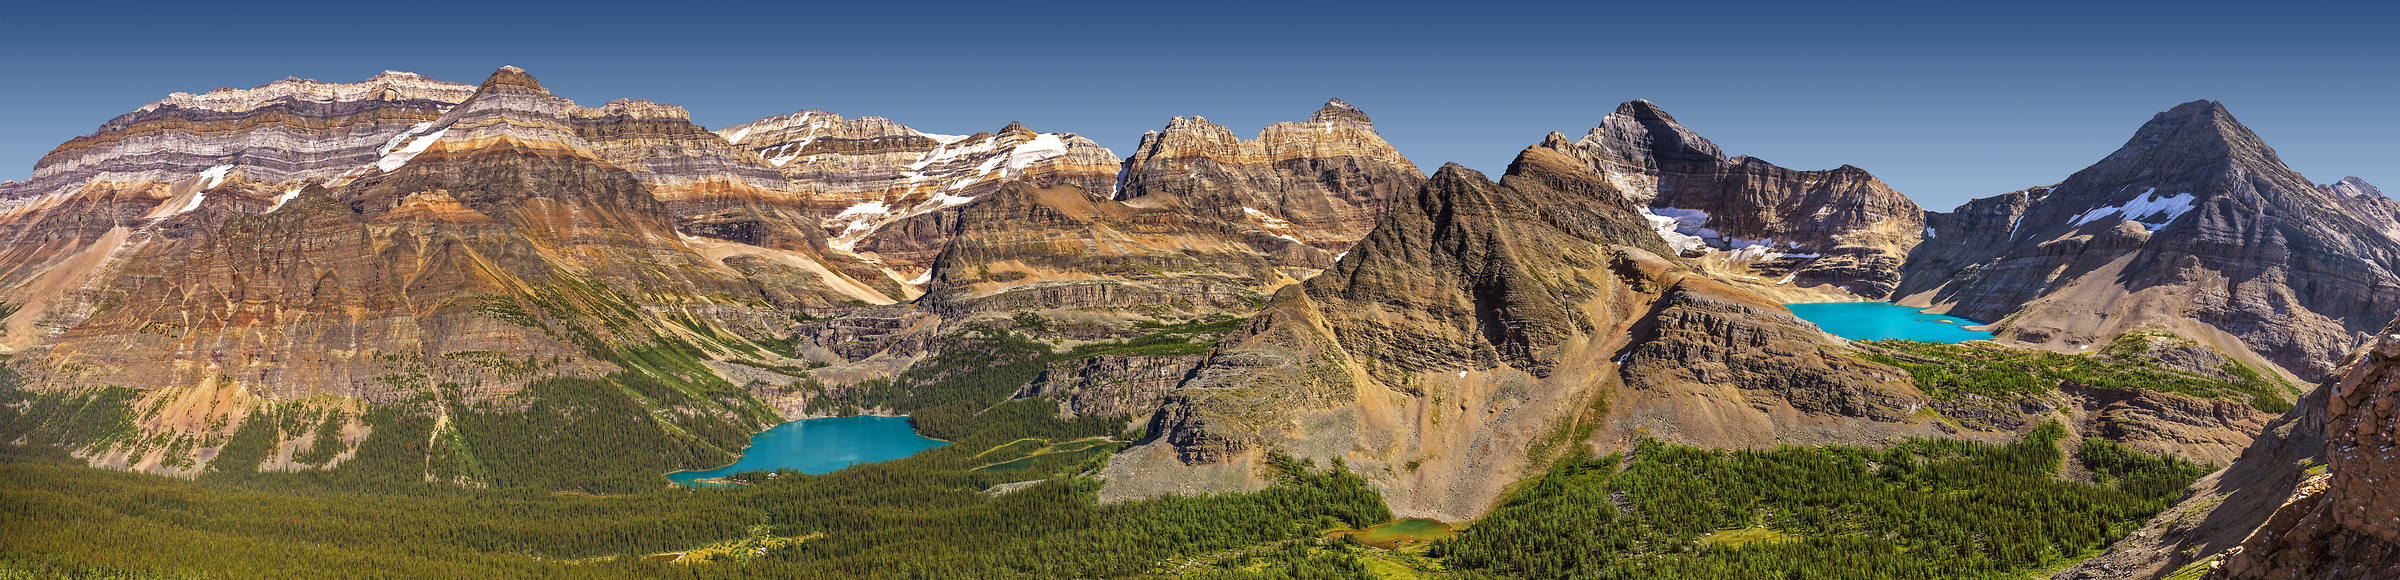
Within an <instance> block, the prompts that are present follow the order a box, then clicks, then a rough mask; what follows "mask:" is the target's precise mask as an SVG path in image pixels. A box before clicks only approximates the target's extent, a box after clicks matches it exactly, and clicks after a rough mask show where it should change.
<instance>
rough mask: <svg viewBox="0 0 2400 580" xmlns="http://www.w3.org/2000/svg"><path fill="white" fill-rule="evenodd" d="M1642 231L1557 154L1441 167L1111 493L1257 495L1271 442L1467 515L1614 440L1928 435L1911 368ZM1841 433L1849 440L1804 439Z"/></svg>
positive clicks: (1185, 405) (1172, 403) (1255, 333)
mask: <svg viewBox="0 0 2400 580" xmlns="http://www.w3.org/2000/svg"><path fill="white" fill-rule="evenodd" d="M1640 216H1641V214H1640V213H1639V212H1638V210H1637V209H1636V207H1635V206H1632V205H1630V204H1629V203H1628V202H1627V201H1626V198H1625V196H1624V195H1623V193H1622V192H1621V191H1620V190H1619V189H1617V188H1616V187H1615V186H1613V185H1611V184H1610V183H1609V182H1608V180H1607V179H1606V178H1604V177H1602V176H1600V175H1597V174H1594V173H1592V172H1590V171H1588V170H1586V169H1584V165H1583V163H1582V162H1581V161H1579V160H1577V159H1575V158H1573V157H1569V156H1567V155H1565V154H1563V153H1560V152H1558V151H1556V150H1553V149H1548V148H1542V147H1535V148H1530V149H1528V150H1527V151H1526V152H1525V153H1523V154H1522V155H1520V156H1519V158H1518V160H1517V162H1516V163H1514V164H1512V166H1511V168H1510V172H1509V174H1508V175H1507V176H1506V177H1504V178H1503V179H1502V180H1501V182H1500V183H1493V182H1491V181H1489V180H1488V179H1486V178H1484V177H1483V176H1482V175H1479V174H1477V173H1475V172H1474V171H1471V170H1467V169H1465V168H1463V167H1458V166H1456V165H1452V166H1448V167H1445V168H1443V170H1442V171H1440V172H1438V173H1436V174H1435V175H1434V176H1433V178H1432V179H1430V180H1428V181H1427V182H1426V183H1425V184H1424V185H1423V186H1422V187H1420V188H1418V189H1417V190H1416V191H1414V192H1413V194H1412V195H1411V196H1409V197H1405V198H1402V199H1401V200H1400V201H1398V202H1397V203H1395V204H1394V205H1393V206H1392V209H1391V210H1389V211H1388V212H1387V213H1386V214H1385V216H1384V218H1383V220H1382V221H1381V222H1380V223H1378V224H1377V226H1376V228H1375V229H1374V230H1373V232H1372V233H1370V234H1369V235H1368V236H1367V237H1366V238H1364V239H1362V240H1360V241H1359V242H1358V243H1357V244H1355V245H1353V246H1352V247H1351V249H1350V251H1349V255H1348V256H1346V257H1344V258H1343V259H1342V260H1341V261H1340V262H1338V263H1337V264H1335V265H1334V267H1333V268H1332V269H1330V270H1327V271H1326V272H1325V273H1323V274H1321V275H1319V276H1317V277H1315V278H1312V279H1310V280H1308V281H1307V282H1306V283H1304V284H1300V285H1295V286H1287V287H1284V288H1283V289H1282V290H1280V291H1278V292H1277V293H1276V295H1275V297H1274V299H1273V301H1272V302H1271V303H1269V304H1268V306H1267V307H1266V309H1265V310H1264V311H1262V312H1261V313H1260V314H1258V315H1257V316H1256V317H1254V318H1252V319H1251V321H1250V322H1249V323H1248V325H1247V326H1246V327H1245V328H1243V329H1242V330H1240V331H1237V332H1236V333H1234V334H1233V335H1231V336H1229V337H1227V339H1226V340H1225V341H1224V342H1222V343H1220V344H1219V346H1218V347H1217V349H1216V352H1215V353H1213V354H1212V355H1211V356H1210V358H1209V359H1208V361H1207V362H1206V363H1205V364H1204V365H1203V366H1201V367H1200V368H1199V369H1198V370H1197V371H1195V373H1194V375H1193V377H1192V378H1191V379H1190V380H1188V381H1186V382H1184V383H1183V384H1182V385H1181V388H1178V389H1175V390H1173V391H1169V392H1167V393H1166V394H1165V400H1166V402H1165V404H1164V405H1163V406H1162V407H1161V408H1160V410H1159V411H1158V412H1157V413H1156V414H1154V415H1153V417H1152V418H1151V422H1150V433H1152V434H1153V437H1152V439H1151V440H1149V441H1146V442H1144V443H1143V444H1142V445H1139V446H1136V447H1134V448H1132V449H1130V450H1128V451H1127V452H1125V453H1123V454H1120V455H1119V456H1118V457H1117V458H1116V459H1115V460H1114V461H1113V462H1112V463H1111V464H1110V466H1109V468H1108V469H1107V470H1106V471H1105V472H1104V474H1105V476H1106V477H1107V478H1108V482H1109V483H1108V485H1107V487H1106V488H1104V489H1103V491H1102V496H1103V498H1105V499H1111V500H1114V499H1123V498H1130V497H1141V496H1146V495H1152V494H1158V493H1192V492H1207V491H1221V490H1230V489H1247V488H1255V487H1256V486H1259V485H1263V483H1264V482H1263V481H1262V480H1260V479H1259V478H1258V476H1257V475H1256V471H1257V470H1258V469H1259V467H1258V466H1259V462H1260V461H1262V458H1263V457H1264V454H1265V453H1267V452H1268V451H1270V450H1276V451H1283V452H1289V453H1292V454H1294V455H1297V456H1301V457H1309V458H1340V459H1343V460H1344V461H1346V462H1348V464H1349V465H1350V466H1351V467H1352V468H1353V469H1357V470H1359V471H1360V472H1361V473H1364V474H1366V475H1367V477H1368V478H1369V479H1370V481H1372V482H1374V484H1375V485H1376V486H1377V487H1378V489H1379V490H1381V491H1382V492H1383V493H1384V497H1385V498H1386V499H1387V501H1389V502H1390V503H1391V504H1392V506H1393V508H1394V510H1395V511H1396V512H1398V513H1400V514H1402V515H1404V516H1425V517H1436V518H1442V519H1446V520H1460V519H1469V518H1472V517H1474V516H1475V515H1477V514H1480V513H1482V512H1483V511H1484V510H1485V509H1487V508H1488V507H1489V506H1490V503H1491V502H1492V501H1494V500H1495V499H1497V498H1498V496H1499V494H1500V492H1501V490H1502V489H1503V488H1504V487H1505V486H1506V485H1508V484H1509V483H1510V482H1513V481H1516V480H1517V479H1519V478H1520V477H1522V476H1523V475H1525V474H1526V473H1528V471H1527V470H1528V469H1536V468H1538V465H1540V462H1541V461H1543V460H1545V459H1546V458H1547V457H1549V456H1550V454H1553V453H1556V452H1559V451H1561V450H1564V449H1567V448H1568V447H1569V446H1574V445H1588V444H1590V442H1591V441H1593V440H1594V439H1601V440H1603V441H1611V442H1613V441H1616V439H1615V438H1614V437H1608V436H1603V437H1597V438H1596V437H1594V436H1595V435H1596V434H1600V433H1601V432H1600V431H1599V430H1600V429H1601V428H1602V427H1603V426H1608V425H1618V426H1625V427H1621V428H1612V429H1614V430H1630V429H1634V428H1637V427H1631V426H1626V425H1643V426H1644V427H1640V428H1648V427H1647V426H1650V425H1657V424H1664V425H1668V426H1671V427H1673V428H1672V429H1668V430H1665V431H1663V432H1662V433H1663V435H1664V436H1667V437H1672V438H1675V439H1677V440H1680V441H1685V442H1691V443H1698V444H1703V445H1715V446H1751V445H1771V444H1773V443H1774V442H1777V441H1800V442H1809V441H1824V440H1831V439H1839V438H1841V437H1846V436H1854V435H1855V434H1856V433H1862V432H1863V433H1873V434H1876V435H1888V434H1895V433H1930V432H1931V427H1928V426H1927V425H1924V424H1912V423H1909V422H1907V421H1906V420H1905V419H1904V418H1905V417H1906V416H1907V415H1909V414H1910V412H1911V411H1913V410H1914V408H1913V406H1914V405H1919V404H1921V403H1920V402H1919V401H1920V400H1921V399H1922V395H1919V394H1917V393H1916V392H1915V391H1914V389H1913V387H1910V386H1909V384H1908V382H1907V379H1906V375H1905V373H1902V372H1900V371H1898V370H1896V369H1891V368H1889V367H1884V366H1882V365H1877V364H1873V363H1866V362H1863V361H1860V360H1858V359H1855V358H1853V357H1849V356H1845V355H1844V354H1843V353H1842V347H1841V346H1840V345H1839V344H1838V343H1836V342H1833V341H1831V340H1829V339H1828V338H1827V337H1826V336H1825V335H1824V334H1822V333H1820V332H1817V331H1816V330H1815V328H1814V327H1813V326H1810V325H1808V324H1807V323H1805V322H1802V321H1799V320H1798V319H1796V318H1793V317H1791V315H1790V313H1789V312H1788V311H1784V310H1783V309H1782V308H1781V307H1780V306H1778V305H1776V304H1775V303H1774V302H1773V301H1769V300H1766V299H1763V298H1760V297H1758V296H1756V295H1752V294H1749V293H1747V292H1744V291H1741V290H1739V289H1735V288H1733V287H1730V286H1726V285H1723V284H1719V283H1714V282H1711V281H1709V280H1707V279H1706V278H1707V277H1706V276H1705V275H1704V274H1702V273H1700V272H1699V271H1697V270H1694V269H1692V268H1691V267H1690V266H1688V265H1685V264H1683V263H1681V262H1679V261H1677V260H1676V259H1675V258H1670V257H1661V255H1660V254H1663V253H1666V252H1667V249H1666V248H1665V247H1664V245H1663V244H1662V243H1661V241H1660V239H1659V237H1658V236H1657V235H1656V234H1655V233H1654V232H1653V231H1652V230H1651V229H1650V228H1649V226H1648V224H1647V223H1646V222H1645V221H1644V220H1643V218H1642V217H1640ZM1769 376H1772V378H1771V379H1768V378H1767V377H1769ZM1737 377H1748V378H1753V379H1765V380H1761V381H1759V382H1758V383H1757V384H1754V385H1738V384H1737V383H1735V382H1734V381H1736V380H1737ZM1695 393H1697V395H1696V394H1695ZM1695 396H1697V397H1712V398H1710V399H1708V400H1698V401H1695V400H1694V398H1695ZM1728 423H1733V424H1738V425H1735V426H1732V427H1723V426H1720V425H1724V424H1728ZM1834 424H1838V425H1844V426H1849V427H1851V429H1849V430H1848V431H1846V432H1842V433H1834V432H1833V431H1830V430H1827V431H1816V430H1814V429H1815V428H1816V427H1817V426H1820V425H1834ZM1608 435H1621V434H1619V433H1615V432H1614V431H1611V432H1609V433H1608ZM1608 444H1610V445H1613V443H1608Z"/></svg>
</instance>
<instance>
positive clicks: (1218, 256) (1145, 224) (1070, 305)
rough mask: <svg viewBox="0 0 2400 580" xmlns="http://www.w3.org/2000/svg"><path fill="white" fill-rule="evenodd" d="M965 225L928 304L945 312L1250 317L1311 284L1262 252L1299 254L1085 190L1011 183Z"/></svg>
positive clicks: (973, 210)
mask: <svg viewBox="0 0 2400 580" xmlns="http://www.w3.org/2000/svg"><path fill="white" fill-rule="evenodd" d="M958 215H959V226H958V229H957V230H956V233H955V235H954V236H953V237H952V238H951V240H950V242H949V244H948V246H947V247H946V248H945V249H944V250H943V251H942V254H941V256H940V257H939V258H937V259H936V260H935V261H934V266H933V270H932V271H931V273H930V278H929V280H928V281H927V283H926V286H925V287H926V294H925V297H924V298H923V299H922V300H920V304H923V305H926V306H928V307H929V308H932V309H934V310H936V311H940V312H945V313H951V314H965V313H973V312H1003V311H1023V310H1042V309H1074V308H1106V309H1139V310H1148V311H1151V312H1152V314H1154V315H1165V314H1170V313H1172V314H1175V315H1177V317H1183V316H1193V315H1199V314H1205V313H1216V312H1226V311H1233V312H1247V311H1248V310H1249V309H1250V308H1252V305H1253V304H1255V303H1258V302H1261V301H1263V299H1264V295H1263V294H1261V292H1264V291H1269V290H1271V289H1273V288H1274V287H1275V286H1280V285H1282V284H1285V283H1289V282H1292V281H1294V280H1295V277H1294V276H1299V275H1305V274H1304V272H1303V271H1300V270H1293V269H1287V268H1282V267H1279V265H1280V264H1281V263H1284V262H1287V261H1290V260H1287V259H1284V258H1282V257H1280V256H1278V255H1276V254H1273V253H1269V252H1262V251H1260V250H1259V249H1258V247H1259V246H1260V245H1269V244H1270V243H1273V244H1278V245H1281V246H1283V249H1285V250H1287V251H1289V250H1293V249H1295V247H1297V246H1298V244H1294V243H1291V242H1288V241H1285V240H1281V239H1277V238H1275V237H1274V236H1272V235H1269V234H1266V233H1264V232H1260V231H1257V230H1255V229H1251V228H1247V227H1245V226H1246V224H1242V223H1239V222H1235V223H1226V222H1219V221H1214V220H1209V219H1205V218H1201V217H1198V216H1192V215H1189V214H1185V213H1182V212H1179V211H1174V210H1172V209H1167V208H1149V207H1140V206H1136V205H1133V204H1127V203H1124V202H1117V201H1110V200H1106V199H1098V198H1094V197H1091V196H1089V195H1086V194H1085V193H1084V192H1083V190H1082V189H1080V188H1075V187H1052V188H1046V189H1037V188H1035V187H1033V186H1031V185H1028V184H1026V183H1024V182H1011V183H1009V184H1008V185H1006V186H1003V187H1001V189H1000V190H999V191H997V192H995V193H992V194H991V195H988V196H985V198H984V199H983V200H982V201H981V202H979V203H976V204H973V205H969V206H966V207H964V208H962V209H961V210H960V212H959V214H958ZM1320 259H1321V258H1320ZM1316 265H1317V266H1319V267H1322V266H1323V265H1324V264H1322V263H1318V264H1316Z"/></svg>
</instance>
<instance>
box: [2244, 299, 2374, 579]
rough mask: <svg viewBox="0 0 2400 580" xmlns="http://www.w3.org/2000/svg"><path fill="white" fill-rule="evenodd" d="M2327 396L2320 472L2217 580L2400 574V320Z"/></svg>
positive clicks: (2246, 542) (2252, 536)
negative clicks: (2323, 463) (2322, 460)
mask: <svg viewBox="0 0 2400 580" xmlns="http://www.w3.org/2000/svg"><path fill="white" fill-rule="evenodd" d="M2351 361H2352V364H2350V365H2349V368H2348V370H2347V371H2346V372H2344V373H2342V375H2341V378H2340V379H2339V380H2338V381H2337V382H2334V383H2333V384H2331V385H2327V386H2326V387H2323V388H2321V389H2319V390H2320V391H2330V393H2329V394H2327V395H2326V396H2325V399H2324V400H2325V420H2324V437H2325V439H2324V449H2325V467H2326V469H2325V470H2324V472H2323V473H2319V474H2312V475H2310V476H2309V477H2308V478H2307V479H2306V480H2303V481H2301V482H2300V483H2299V485H2298V488H2297V489H2296V490H2295V491H2294V492H2293V493H2292V495H2291V496H2290V499H2289V500H2286V501H2285V502H2284V504H2283V506H2282V507H2279V508H2277V509H2276V510H2275V513H2274V515H2273V516H2270V517H2268V518H2267V520H2266V522H2265V523H2264V524H2263V525H2260V526H2259V527H2258V531H2256V532H2254V533H2252V534H2250V537H2249V538H2247V539H2244V540H2242V545H2241V547H2240V548H2239V550H2238V551H2235V552H2233V553H2231V554H2228V555H2227V556H2226V557H2225V558H2224V561H2223V563H2222V564H2221V565H2220V566H2219V567H2218V569H2217V570H2216V571H2215V572H2213V573H2211V574H2209V576H2208V577H2209V578H2211V579H2225V580H2231V579H2243V580H2247V579H2253V578H2256V579H2282V578H2294V579H2297V578H2393V577H2400V454H2396V453H2395V452H2394V451H2393V449H2395V448H2400V434H2395V433H2396V432H2400V428H2395V427H2394V425H2400V320H2396V321H2394V324H2391V325H2387V326H2385V327H2384V329H2383V331H2382V332H2381V333H2379V334H2378V336H2377V338H2376V340H2375V341H2374V342H2372V343H2370V344H2369V345H2368V346H2365V347H2362V348H2361V349H2360V350H2359V352H2358V353H2356V354H2355V355H2353V356H2352V357H2351Z"/></svg>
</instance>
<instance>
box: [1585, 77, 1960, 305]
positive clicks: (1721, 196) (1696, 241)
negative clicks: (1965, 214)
mask: <svg viewBox="0 0 2400 580" xmlns="http://www.w3.org/2000/svg"><path fill="white" fill-rule="evenodd" d="M1542 146H1543V147H1545V148H1549V149H1553V150H1557V151H1559V152H1561V153H1565V154H1567V155H1570V156H1573V157H1575V158H1576V159H1579V160H1582V161H1583V163H1584V164H1585V165H1586V166H1587V167H1588V168H1590V169H1591V170H1592V171H1593V172H1595V173H1598V174H1600V175H1602V176H1604V177H1606V178H1607V179H1608V181H1609V182H1610V183H1611V184H1612V185H1615V186H1616V187H1617V188H1618V190H1619V191H1623V192H1624V194H1625V196H1626V197H1627V199H1628V200H1629V201H1631V202H1633V203H1636V204H1641V205H1642V206H1644V207H1646V208H1649V212H1650V213H1651V214H1652V217H1651V218H1650V219H1652V220H1653V221H1654V222H1656V223H1657V224H1658V227H1659V229H1660V234H1661V236H1663V237H1666V238H1667V239H1668V240H1669V243H1670V244H1671V245H1673V246H1674V248H1675V250H1676V251H1677V252H1679V253H1685V254H1689V255H1693V256H1701V255H1704V254H1710V253H1712V252H1710V250H1712V249H1713V250H1723V251H1724V252H1723V253H1716V254H1715V255H1714V256H1712V257H1711V258H1710V259H1709V260H1708V261H1709V262H1711V263H1713V264H1714V265H1717V266H1720V267H1721V268H1723V269H1724V270H1725V271H1727V272H1729V273H1733V274H1737V275H1756V276H1762V277H1764V278H1766V279H1768V280H1774V282H1773V283H1772V284H1771V285H1772V286H1783V287H1790V288H1812V287H1813V288H1817V289H1818V292H1816V293H1814V294H1818V295H1817V296H1811V298H1818V299H1823V298H1849V299H1867V300H1883V299H1886V298H1889V297H1890V296H1891V292H1892V290H1893V289H1894V288H1896V287H1898V286H1899V284H1900V270H1901V267H1902V265H1903V262H1904V261H1905V259H1906V258H1907V256H1908V254H1909V250H1910V249H1911V248H1913V247H1915V246H1916V245H1917V243H1918V242H1919V241H1921V240H1923V239H1924V238H1926V237H1927V236H1930V235H1932V234H1930V233H1928V232H1929V231H1930V230H1927V229H1925V225H1926V224H1925V223H1924V218H1923V215H1924V210H1923V209H1921V208H1919V207H1917V204H1916V202H1913V201H1910V200H1909V199H1908V197H1907V196H1904V195H1901V194H1900V193H1899V192H1897V191H1893V190H1892V188H1891V187H1890V186H1887V185H1884V183H1883V181H1882V180H1878V179H1876V178H1875V176H1874V175H1872V174H1869V173H1867V171H1866V170H1864V169H1859V168H1856V167H1851V166H1848V165H1844V166H1842V167H1840V168H1836V169H1830V170H1822V171H1794V170H1790V169H1784V168H1782V167H1777V166H1776V165H1775V164H1772V163H1768V162H1766V161H1764V160H1760V159H1757V158H1753V157H1748V156H1742V157H1734V158H1730V159H1728V158H1726V157H1725V153H1724V152H1723V151H1722V150H1721V149H1719V148H1718V147H1717V145H1716V144H1715V143H1711V142H1709V141H1708V140H1707V139H1705V138H1702V137H1701V136H1700V135H1698V134H1696V133H1694V132H1692V131H1691V130H1690V129H1687V128H1685V127H1684V126H1683V125H1682V124H1680V123H1678V122H1676V121H1675V117H1674V116H1672V115H1668V114H1667V113H1666V111H1664V110H1661V109H1659V108H1658V106H1657V105H1654V104H1652V103H1650V102H1649V101H1633V102H1628V103H1625V104H1623V105H1619V106H1618V107H1617V110H1616V112H1614V113H1610V114H1609V115H1608V116H1607V117H1605V118H1603V119H1602V120H1601V123H1600V126H1598V127H1594V128H1592V130H1591V131H1589V132H1587V133H1585V134H1584V136H1583V138H1582V139H1579V140H1576V141H1573V142H1569V141H1567V138H1566V136H1565V135H1562V134H1558V133H1552V134H1550V137H1549V138H1548V139H1546V140H1545V141H1544V142H1543V143H1542ZM1770 293H1785V292H1770ZM1785 294H1798V293H1785Z"/></svg>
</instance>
